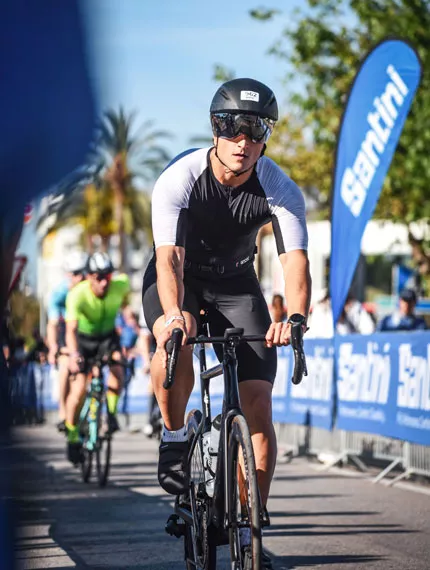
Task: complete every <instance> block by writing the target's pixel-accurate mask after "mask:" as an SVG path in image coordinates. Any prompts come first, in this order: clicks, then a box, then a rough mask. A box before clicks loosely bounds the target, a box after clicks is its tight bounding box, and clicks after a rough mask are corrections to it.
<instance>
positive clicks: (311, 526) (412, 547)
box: [14, 426, 430, 570]
mask: <svg viewBox="0 0 430 570" xmlns="http://www.w3.org/2000/svg"><path fill="white" fill-rule="evenodd" d="M17 433H18V435H19V437H20V439H21V443H16V444H15V457H16V460H15V465H14V469H16V470H19V473H20V477H19V487H20V501H19V510H20V516H21V521H20V525H19V532H18V538H17V555H18V557H19V568H20V570H27V569H33V568H56V569H57V570H63V569H66V568H79V569H84V568H86V569H88V568H94V569H97V570H117V569H124V568H128V569H130V570H180V569H183V568H184V566H183V563H182V562H181V557H182V545H181V542H180V541H178V540H177V539H175V538H171V537H169V536H168V535H167V534H165V532H164V523H165V521H166V519H167V517H168V515H169V513H170V505H171V499H170V497H169V496H168V495H166V494H164V493H163V491H161V490H160V489H159V487H158V486H157V481H156V476H155V473H156V458H157V446H156V443H155V442H153V441H150V440H147V439H146V438H145V437H144V436H143V435H142V434H141V433H137V434H127V433H120V434H118V436H117V437H116V438H115V441H114V455H113V468H112V473H111V482H110V485H109V486H108V487H107V488H105V489H99V488H98V487H97V486H96V483H95V482H93V483H90V484H87V485H85V484H84V483H82V482H81V480H80V478H79V472H78V471H77V470H74V469H73V468H71V467H70V466H69V464H68V463H67V461H65V459H64V449H63V447H64V440H63V439H62V438H61V437H60V436H59V435H58V434H57V433H55V431H54V428H53V427H52V426H44V427H31V428H30V427H29V428H19V429H18V430H17ZM23 438H25V443H23V441H22V440H23ZM269 510H270V512H271V517H272V526H271V527H270V529H268V530H267V532H266V534H265V545H266V547H267V549H268V550H269V551H270V552H271V553H272V554H273V555H274V560H275V568H276V570H285V569H287V568H297V569H299V568H322V569H327V570H328V569H333V570H351V569H352V568H354V569H356V570H358V569H360V570H361V569H366V570H379V569H384V570H389V569H396V570H397V569H402V568H405V569H406V568H407V569H408V570H428V569H429V568H430V496H428V495H426V494H418V493H414V492H411V491H407V490H404V489H398V488H387V487H385V486H381V485H372V484H371V483H370V482H369V481H366V480H364V479H363V478H361V477H359V476H358V475H357V476H344V475H342V474H340V473H338V472H330V473H327V472H322V471H319V470H317V466H316V465H315V464H310V463H309V462H307V461H306V460H304V459H297V460H294V461H293V462H292V463H291V464H289V465H278V467H277V470H276V477H275V480H274V483H273V487H272V497H271V501H270V504H269ZM226 560H227V559H226V553H225V552H224V554H222V555H221V561H220V563H219V565H218V567H219V569H220V570H221V569H223V570H224V569H226V568H227V567H228V564H227V562H226Z"/></svg>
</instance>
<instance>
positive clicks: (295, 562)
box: [273, 554, 386, 570]
mask: <svg viewBox="0 0 430 570" xmlns="http://www.w3.org/2000/svg"><path fill="white" fill-rule="evenodd" d="M273 560H274V562H275V564H276V566H275V568H280V569H281V568H288V570H293V569H294V568H303V567H306V566H323V565H327V564H330V565H338V564H359V563H365V562H380V561H382V560H386V558H384V557H382V556H370V555H369V556H366V555H361V556H360V555H353V554H345V555H343V554H338V555H327V556H324V555H321V556H320V555H318V556H278V557H276V558H274V559H273Z"/></svg>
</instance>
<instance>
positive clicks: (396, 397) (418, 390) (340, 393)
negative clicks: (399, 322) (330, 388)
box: [335, 332, 430, 445]
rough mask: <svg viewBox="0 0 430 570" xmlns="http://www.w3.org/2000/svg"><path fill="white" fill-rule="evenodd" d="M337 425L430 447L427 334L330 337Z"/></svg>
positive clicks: (429, 341)
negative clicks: (333, 364) (333, 355)
mask: <svg viewBox="0 0 430 570" xmlns="http://www.w3.org/2000/svg"><path fill="white" fill-rule="evenodd" d="M335 354H336V369H337V421H336V427H337V428H339V429H345V430H347V431H360V432H366V433H374V434H379V435H384V436H387V437H394V438H397V439H401V440H405V441H410V442H412V443H418V444H421V445H430V333H420V332H412V333H385V334H384V333H381V334H374V335H370V336H367V337H366V336H358V335H350V336H345V337H337V338H335Z"/></svg>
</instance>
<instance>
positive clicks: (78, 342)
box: [66, 253, 130, 464]
mask: <svg viewBox="0 0 430 570" xmlns="http://www.w3.org/2000/svg"><path fill="white" fill-rule="evenodd" d="M113 269H114V268H113V265H112V261H111V259H110V258H109V256H108V255H107V254H106V253H94V254H93V255H92V256H91V257H90V258H89V259H88V265H87V280H86V281H83V282H82V283H80V284H79V285H77V286H76V287H74V288H73V289H72V290H71V291H70V293H69V294H68V295H67V300H66V345H67V348H68V351H69V370H70V372H71V374H73V375H74V379H73V381H72V383H71V389H70V393H69V396H68V398H67V403H66V428H67V439H68V453H67V455H68V458H69V460H70V461H71V462H72V463H74V464H76V463H79V461H80V457H81V443H80V437H79V431H78V426H77V425H76V421H77V416H78V413H79V410H80V408H81V406H82V403H83V401H84V399H85V392H86V379H87V374H88V372H89V371H90V366H91V363H92V361H94V359H96V358H98V357H102V356H104V355H106V354H107V355H111V357H112V360H117V361H119V360H120V359H121V347H120V343H119V338H118V334H117V332H116V330H115V317H116V315H117V312H118V310H119V309H120V307H121V306H122V305H123V303H124V301H125V299H126V297H127V294H128V292H129V290H130V283H129V279H128V277H127V275H124V274H122V275H118V276H116V277H112V272H113ZM122 384H123V369H122V367H121V366H120V365H111V366H110V373H109V378H108V391H107V405H108V431H109V433H113V432H115V431H117V430H118V429H119V426H118V421H117V418H116V411H117V406H118V400H119V396H120V393H121V388H122Z"/></svg>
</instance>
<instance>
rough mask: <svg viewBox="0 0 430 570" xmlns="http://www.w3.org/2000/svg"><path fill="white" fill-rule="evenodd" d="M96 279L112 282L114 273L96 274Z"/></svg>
mask: <svg viewBox="0 0 430 570" xmlns="http://www.w3.org/2000/svg"><path fill="white" fill-rule="evenodd" d="M94 277H95V278H96V281H110V280H111V277H112V273H95V274H94Z"/></svg>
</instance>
